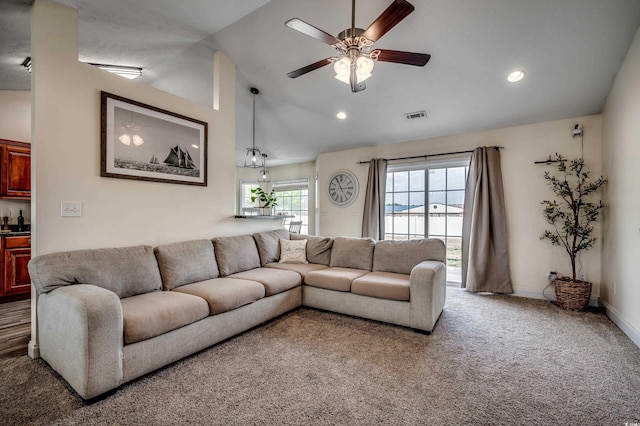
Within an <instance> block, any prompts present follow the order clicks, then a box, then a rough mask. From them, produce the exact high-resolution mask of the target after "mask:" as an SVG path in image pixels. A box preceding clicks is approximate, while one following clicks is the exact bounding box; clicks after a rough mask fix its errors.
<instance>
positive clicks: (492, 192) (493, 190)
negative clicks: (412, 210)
mask: <svg viewBox="0 0 640 426" xmlns="http://www.w3.org/2000/svg"><path fill="white" fill-rule="evenodd" d="M507 242H508V235H507V221H506V214H505V207H504V191H503V188H502V171H501V169H500V149H498V148H497V147H480V148H476V149H475V150H474V151H473V155H472V156H471V165H470V166H469V176H468V177H467V189H466V192H465V200H464V217H463V219H462V287H463V288H466V289H467V291H474V292H476V291H488V292H492V293H513V287H511V278H510V276H509V252H508V247H507Z"/></svg>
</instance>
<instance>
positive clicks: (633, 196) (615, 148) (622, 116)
mask: <svg viewBox="0 0 640 426" xmlns="http://www.w3.org/2000/svg"><path fill="white" fill-rule="evenodd" d="M639 125H640V30H638V33H636V36H635V39H634V41H633V43H632V45H631V47H630V48H629V52H628V54H627V57H626V59H625V61H624V63H623V65H622V68H621V69H620V72H619V73H618V77H617V79H616V81H615V84H614V86H613V89H612V90H611V93H610V94H609V97H608V99H607V103H606V105H605V109H604V113H603V137H602V139H603V156H602V157H603V158H602V160H603V170H604V173H605V176H606V177H607V179H608V183H607V186H606V190H605V202H606V204H607V209H606V212H605V221H604V234H605V239H604V243H603V250H602V263H603V268H602V290H601V294H602V299H603V301H604V304H605V306H606V308H607V312H608V314H609V316H610V317H611V318H612V319H613V320H614V321H615V322H616V324H618V326H619V327H620V328H622V329H623V330H624V331H625V332H626V333H627V335H629V336H630V337H631V338H632V339H633V340H634V341H635V343H636V344H637V345H638V346H640V309H639V308H638V303H639V302H640V285H639V284H638V282H639V280H640V278H639V274H638V270H636V269H635V267H636V266H637V264H638V259H640V228H639V227H640V215H639V213H640V184H639V182H640V167H639V163H638V160H639V159H640V127H639Z"/></svg>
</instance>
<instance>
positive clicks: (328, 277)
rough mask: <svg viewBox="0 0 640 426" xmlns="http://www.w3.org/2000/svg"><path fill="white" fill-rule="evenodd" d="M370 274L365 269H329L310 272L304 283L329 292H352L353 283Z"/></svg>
mask: <svg viewBox="0 0 640 426" xmlns="http://www.w3.org/2000/svg"><path fill="white" fill-rule="evenodd" d="M368 273H369V271H365V270H363V269H351V268H329V269H323V270H319V271H313V272H309V273H308V274H307V275H305V277H304V283H305V284H306V285H310V286H312V287H320V288H326V289H328V290H337V291H351V281H353V280H355V279H356V278H359V277H361V276H363V275H366V274H368Z"/></svg>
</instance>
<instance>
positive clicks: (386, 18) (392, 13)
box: [362, 0, 415, 42]
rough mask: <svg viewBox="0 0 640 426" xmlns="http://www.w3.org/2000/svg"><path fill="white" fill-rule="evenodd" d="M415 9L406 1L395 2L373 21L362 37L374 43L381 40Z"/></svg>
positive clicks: (396, 0) (397, 0)
mask: <svg viewBox="0 0 640 426" xmlns="http://www.w3.org/2000/svg"><path fill="white" fill-rule="evenodd" d="M414 9H415V8H414V7H413V5H412V4H411V3H409V2H407V1H405V0H395V1H394V2H393V3H391V6H389V7H388V8H387V9H386V10H385V11H384V12H382V14H381V15H380V16H378V18H377V19H376V20H375V21H373V23H372V24H371V25H369V28H367V30H366V31H365V32H364V33H362V36H363V37H365V38H366V39H368V40H371V41H373V42H375V41H377V40H379V39H380V38H381V37H382V36H383V35H385V34H386V33H387V32H388V31H389V30H390V29H391V28H393V27H395V26H396V25H397V24H398V23H399V22H400V21H402V20H403V19H404V18H406V17H407V16H408V15H409V14H410V13H411V12H413V10H414Z"/></svg>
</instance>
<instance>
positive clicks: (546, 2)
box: [0, 0, 640, 165]
mask: <svg viewBox="0 0 640 426" xmlns="http://www.w3.org/2000/svg"><path fill="white" fill-rule="evenodd" d="M391 1H392V0H366V1H364V0H360V1H359V2H357V4H356V26H357V27H361V28H366V27H367V26H368V25H369V24H370V23H371V22H372V21H374V20H375V18H376V17H377V16H378V15H379V14H380V13H381V12H382V11H383V10H384V9H385V8H386V7H388V6H389V4H390V3H391ZM56 2H57V3H61V4H64V5H68V6H71V7H75V8H77V9H78V10H79V19H80V52H79V57H80V60H84V61H88V62H100V63H114V64H120V65H136V66H141V67H144V68H145V69H148V68H153V67H158V65H159V64H162V63H165V62H167V61H170V59H171V58H172V57H176V55H179V54H180V53H181V52H184V51H185V50H187V49H189V48H190V47H191V46H193V45H194V44H196V43H198V42H202V41H203V40H205V41H206V46H207V48H208V49H210V50H211V51H214V50H222V51H224V52H225V53H226V54H227V55H228V56H229V57H230V58H231V59H232V60H233V62H235V63H236V65H237V87H236V89H237V92H236V95H237V100H238V102H237V123H236V128H237V132H236V133H237V141H236V144H237V151H238V161H241V159H242V158H243V153H244V150H245V148H246V147H249V146H251V142H252V132H251V114H252V112H251V111H252V109H251V106H252V95H251V94H250V93H249V87H251V86H255V87H257V88H259V89H260V91H261V93H260V94H259V95H258V97H257V98H256V105H257V107H256V108H257V120H256V122H257V128H256V143H257V145H258V147H259V148H261V149H263V150H264V151H266V152H267V153H268V154H269V160H270V161H269V164H271V165H276V164H285V163H292V162H299V161H306V160H311V159H313V158H315V157H316V156H317V155H318V153H321V152H327V151H335V150H340V149H348V148H351V147H357V146H367V145H375V144H383V143H390V142H397V141H405V140H416V139H426V138H430V137H434V136H440V135H449V134H457V133H464V132H470V131H477V130H483V129H491V128H499V127H506V126H513V125H519V124H525V123H533V122H540V121H548V120H555V119H562V118H569V117H575V116H581V115H588V114H595V113H599V112H601V110H602V107H603V105H604V100H605V97H606V96H607V94H608V92H609V90H610V87H611V84H612V81H613V79H614V78H615V75H616V73H617V71H618V70H619V68H620V65H621V64H622V61H623V60H624V57H625V55H626V52H627V50H628V48H629V45H630V43H631V41H632V40H633V37H634V35H635V33H636V31H637V30H638V26H639V25H640V1H638V0H536V1H531V0H456V1H451V0H410V2H411V3H412V4H413V5H414V6H415V11H414V12H413V13H412V14H410V15H409V16H408V17H407V18H406V19H404V20H403V21H402V22H400V23H399V24H398V25H397V26H396V27H395V28H393V29H392V30H391V31H390V32H389V33H387V34H386V35H385V36H384V37H382V38H381V39H380V40H379V41H378V42H377V43H376V47H379V48H384V49H394V50H403V51H413V52H422V53H429V54H431V55H432V58H431V61H430V62H429V63H428V64H427V65H426V66H425V67H413V66H406V65H399V64H393V63H377V64H376V67H375V69H374V71H373V76H372V77H371V78H370V79H369V80H368V81H367V89H366V90H365V91H363V92H359V93H351V91H350V89H349V87H348V86H347V85H345V84H343V83H341V82H339V81H337V80H336V79H334V73H333V70H332V67H331V66H326V67H323V68H320V69H318V70H315V71H313V72H311V73H309V74H306V75H303V76H301V77H298V78H296V79H291V78H288V77H287V76H286V73H287V72H289V71H292V70H294V69H297V68H300V67H303V66H305V65H308V64H311V63H313V62H315V61H317V60H320V59H323V58H327V57H329V56H332V55H333V54H334V53H335V50H334V49H333V48H331V47H330V46H328V45H326V44H323V43H321V42H319V41H317V40H314V39H313V38H310V37H306V36H305V35H303V34H301V33H298V32H296V31H293V30H291V29H290V28H287V27H285V26H284V22H285V21H286V20H288V19H290V18H294V17H297V18H300V19H302V20H304V21H306V22H308V23H310V24H312V25H314V26H316V27H318V28H320V29H322V30H324V31H326V32H328V33H330V34H333V35H338V33H340V32H341V31H342V30H344V29H346V28H348V27H349V26H350V25H351V17H350V14H351V2H350V1H348V0H323V1H318V0H271V1H268V0H242V1H233V2H230V1H222V0H190V1H189V2H184V1H180V0H136V1H135V2H132V1H127V0H110V1H99V0H56ZM29 3H30V2H29V1H28V0H22V1H21V0H0V7H1V8H2V9H1V10H2V13H1V15H0V48H1V50H0V89H4V90H7V89H9V90H11V89H12V90H28V89H29V78H28V74H25V72H24V70H23V69H21V68H20V66H19V64H20V62H22V60H23V59H24V57H26V56H28V52H29V41H28V40H29V17H28V10H29ZM191 65H192V64H184V66H191ZM514 69H522V70H524V71H525V72H526V77H525V78H524V80H522V81H521V82H519V83H515V84H514V83H508V82H507V80H506V76H507V74H508V73H509V72H510V71H512V70H514ZM150 83H151V84H153V81H150ZM420 110H424V111H426V113H427V118H425V119H419V120H406V119H405V117H404V113H408V112H413V111H420ZM338 111H344V112H346V114H347V119H346V120H338V119H337V118H336V113H337V112H338Z"/></svg>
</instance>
